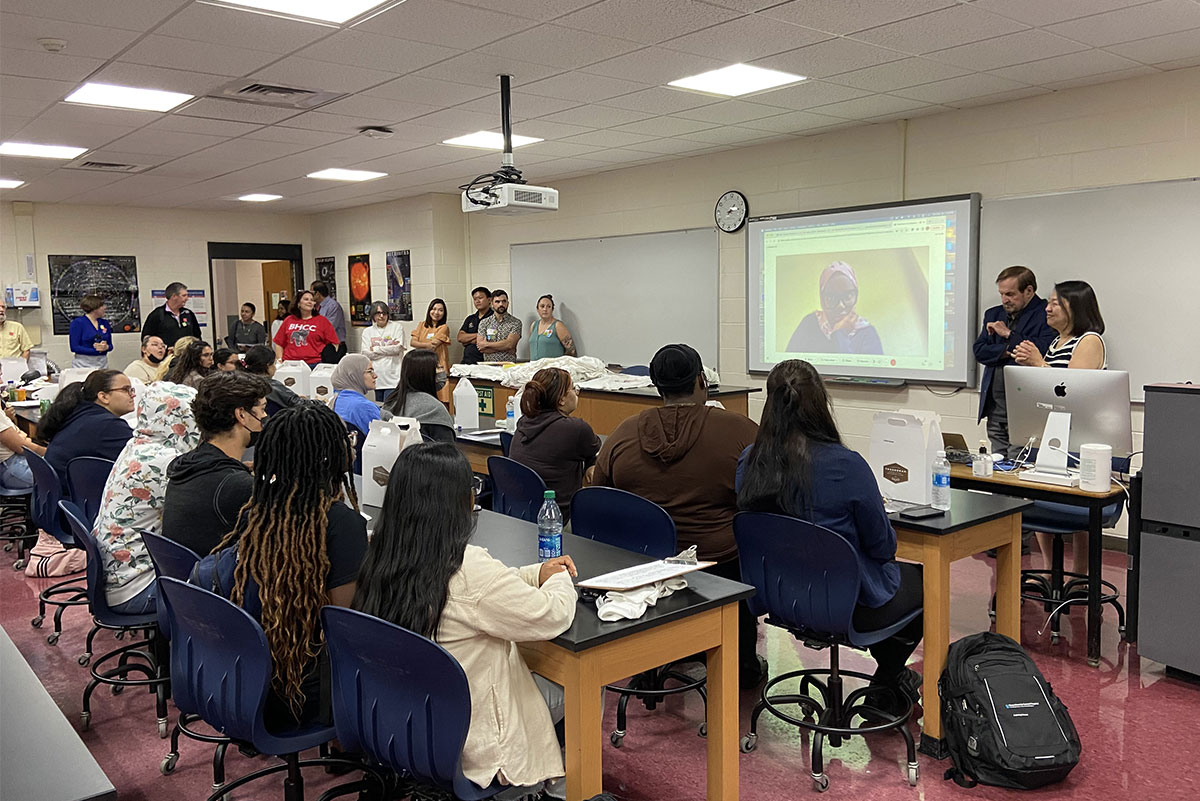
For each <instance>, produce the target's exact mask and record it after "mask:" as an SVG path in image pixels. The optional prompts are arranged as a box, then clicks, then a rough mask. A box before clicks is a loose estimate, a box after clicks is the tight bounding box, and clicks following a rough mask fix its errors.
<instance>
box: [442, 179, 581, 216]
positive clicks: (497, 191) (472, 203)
mask: <svg viewBox="0 0 1200 801" xmlns="http://www.w3.org/2000/svg"><path fill="white" fill-rule="evenodd" d="M462 210H463V211H464V212H470V211H484V212H487V213H488V214H533V213H534V212H538V211H558V190H557V189H550V188H549V187H545V186H529V185H527V184H494V185H492V186H489V187H475V188H473V189H467V190H465V191H464V192H463V193H462Z"/></svg>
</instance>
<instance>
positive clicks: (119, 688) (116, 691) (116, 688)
mask: <svg viewBox="0 0 1200 801" xmlns="http://www.w3.org/2000/svg"><path fill="white" fill-rule="evenodd" d="M124 691H125V688H124V687H122V686H121V685H120V684H114V685H113V686H112V690H110V692H111V693H112V694H113V695H120V694H121V693H123V692H124Z"/></svg>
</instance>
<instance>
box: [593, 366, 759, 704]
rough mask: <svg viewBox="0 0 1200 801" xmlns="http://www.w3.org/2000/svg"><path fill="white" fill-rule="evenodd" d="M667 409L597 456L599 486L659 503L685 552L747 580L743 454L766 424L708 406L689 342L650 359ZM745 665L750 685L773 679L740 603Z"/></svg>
mask: <svg viewBox="0 0 1200 801" xmlns="http://www.w3.org/2000/svg"><path fill="white" fill-rule="evenodd" d="M650 380H651V381H653V382H654V386H655V388H656V389H657V390H658V394H659V395H661V396H662V399H663V405H662V406H661V407H659V408H657V409H647V410H646V411H644V412H641V413H639V414H638V415H637V416H635V417H630V418H629V419H627V420H625V421H624V422H622V423H621V424H620V425H619V426H617V429H616V431H614V432H613V433H612V434H611V435H609V437H608V439H607V440H606V441H605V443H604V447H602V448H601V449H600V454H599V455H598V456H597V457H596V466H595V471H594V473H593V475H592V477H591V479H590V480H589V481H588V483H589V484H590V485H592V486H604V487H616V488H617V489H623V490H626V491H628V492H632V493H634V494H635V495H640V496H641V497H643V498H646V499H647V500H651V501H653V502H654V503H656V504H658V505H659V506H661V507H662V508H664V509H666V510H667V513H668V514H670V515H671V519H672V520H674V521H675V532H676V536H677V538H678V543H679V547H680V548H681V549H683V548H687V547H689V546H692V545H695V546H696V551H697V555H698V556H699V558H700V559H702V560H706V561H714V562H717V564H716V565H715V566H714V567H712V568H710V569H709V572H710V573H715V574H717V575H720V576H723V577H725V578H730V579H734V580H735V581H740V580H741V567H740V565H739V564H738V559H737V543H736V542H735V541H734V539H733V516H734V514H736V513H737V491H736V489H735V487H734V483H735V478H736V475H737V462H738V457H739V456H740V455H741V453H742V450H744V449H745V448H746V447H747V446H749V445H752V444H753V443H754V440H755V438H756V437H757V436H758V426H757V425H756V424H755V423H754V421H753V420H751V419H750V418H748V417H745V416H743V415H740V414H736V413H734V412H729V411H726V410H725V409H718V408H715V407H712V406H706V405H705V403H706V402H707V400H708V382H707V381H706V379H705V377H704V367H703V364H702V362H701V360H700V354H699V353H697V352H696V350H695V349H694V348H691V347H689V346H688V345H666V346H664V347H663V348H661V349H660V350H659V351H658V353H656V354H654V359H653V360H651V362H650ZM739 614H740V620H739V625H738V629H739V632H738V657H739V659H738V661H739V663H740V672H741V683H742V686H743V687H754V686H757V684H758V683H759V682H760V681H761V680H762V679H763V678H765V677H766V673H767V663H766V660H764V659H763V658H762V657H760V656H758V654H757V652H756V645H757V640H758V621H757V619H756V618H755V617H754V615H753V614H751V612H750V609H749V607H748V606H747V605H746V604H745V603H744V602H743V603H741V604H739Z"/></svg>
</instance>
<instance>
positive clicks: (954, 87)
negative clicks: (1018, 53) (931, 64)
mask: <svg viewBox="0 0 1200 801" xmlns="http://www.w3.org/2000/svg"><path fill="white" fill-rule="evenodd" d="M1023 88H1025V87H1024V85H1023V84H1022V83H1019V82H1017V81H1015V80H1008V79H1006V78H999V77H997V76H995V75H986V74H984V73H975V74H973V75H963V76H962V77H959V78H950V79H949V80H945V81H935V82H933V83H927V84H925V85H924V86H911V87H908V88H907V89H897V90H896V91H895V94H897V95H900V96H901V97H910V98H912V99H914V100H921V101H924V102H926V103H944V104H950V105H954V104H957V102H958V101H960V100H964V99H966V98H970V97H975V96H976V95H988V94H995V93H997V92H1008V91H1012V90H1014V89H1023Z"/></svg>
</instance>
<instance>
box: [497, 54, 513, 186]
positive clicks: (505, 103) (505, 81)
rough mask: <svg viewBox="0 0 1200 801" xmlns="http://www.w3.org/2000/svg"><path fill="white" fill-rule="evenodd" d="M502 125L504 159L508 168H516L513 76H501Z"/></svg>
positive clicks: (505, 166) (504, 163) (503, 162)
mask: <svg viewBox="0 0 1200 801" xmlns="http://www.w3.org/2000/svg"><path fill="white" fill-rule="evenodd" d="M500 126H501V130H502V131H503V132H504V160H503V161H502V162H501V163H502V164H503V166H504V168H505V169H506V170H511V169H513V168H514V164H513V148H512V76H511V75H501V76H500Z"/></svg>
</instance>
